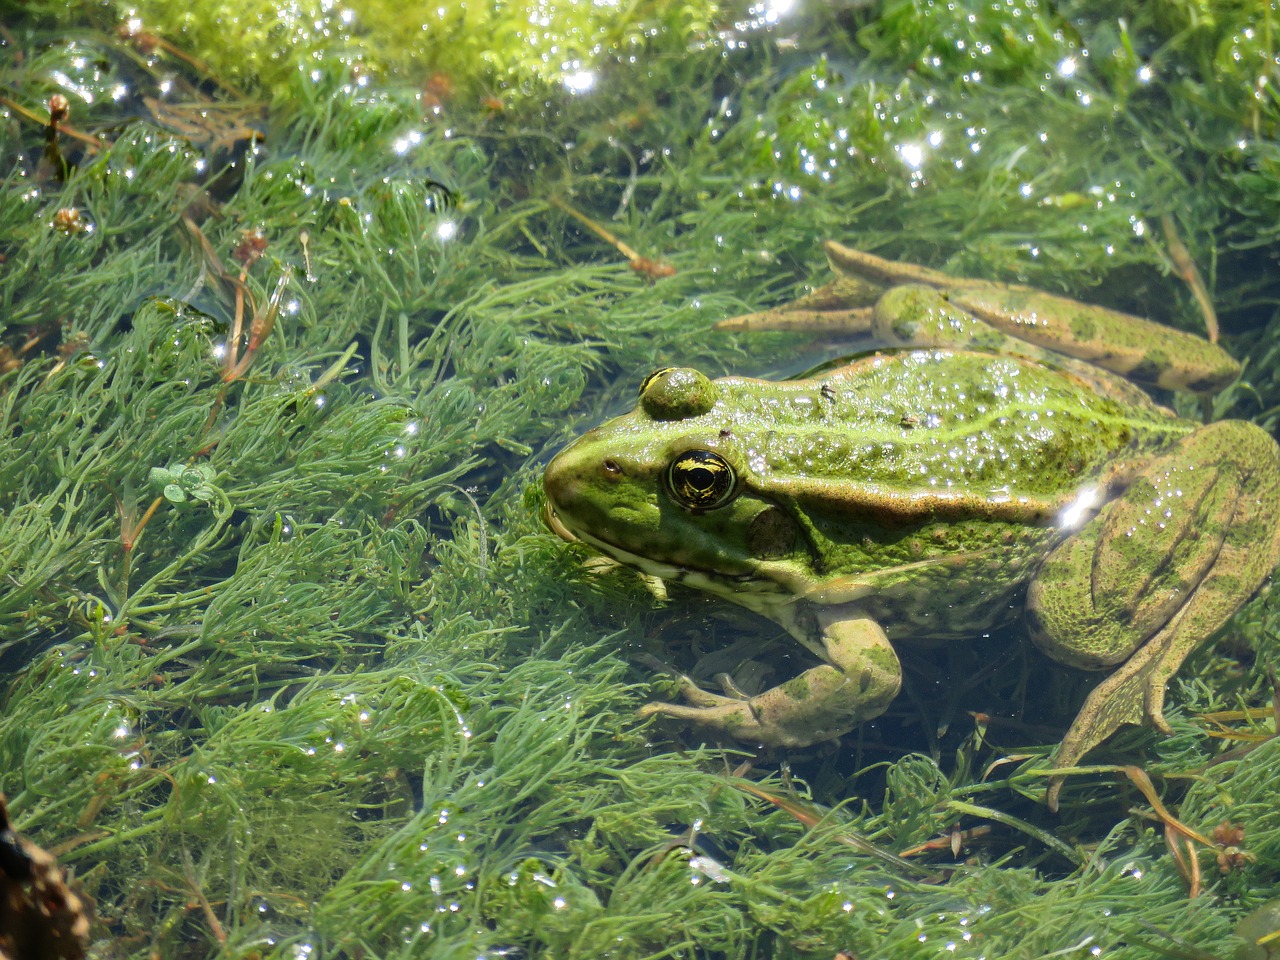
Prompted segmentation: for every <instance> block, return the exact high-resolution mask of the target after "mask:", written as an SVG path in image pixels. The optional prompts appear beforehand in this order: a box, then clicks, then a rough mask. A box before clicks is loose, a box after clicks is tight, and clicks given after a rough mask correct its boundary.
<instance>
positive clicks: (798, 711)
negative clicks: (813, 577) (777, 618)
mask: <svg viewBox="0 0 1280 960" xmlns="http://www.w3.org/2000/svg"><path fill="white" fill-rule="evenodd" d="M819 622H820V625H821V627H822V629H823V646H824V649H825V652H826V655H827V659H828V660H829V661H830V663H824V664H821V665H819V666H816V667H812V668H810V669H808V670H806V671H804V672H803V673H801V674H800V675H799V676H797V677H795V678H793V679H791V680H788V681H787V682H786V683H783V684H780V685H778V686H776V687H772V688H770V689H768V690H765V691H764V692H763V693H759V694H757V695H756V696H754V697H749V698H747V699H745V700H739V699H735V698H732V697H725V696H720V695H718V694H713V693H708V692H707V691H705V690H701V689H698V688H697V687H693V686H692V684H691V683H690V682H686V683H685V685H684V686H685V690H684V693H685V697H686V698H687V699H688V700H690V701H691V703H692V705H691V706H681V705H679V704H671V703H650V704H647V705H646V706H645V707H643V708H642V709H641V711H640V712H641V715H643V716H650V715H653V714H661V715H663V716H668V717H675V718H677V719H681V720H691V721H693V722H695V723H699V724H702V725H703V726H707V727H711V728H712V729H714V730H718V731H720V732H721V733H724V734H727V735H729V736H732V737H735V738H736V739H738V740H744V741H747V742H749V743H763V744H766V745H768V746H773V747H803V746H807V745H809V744H811V743H818V742H819V741H822V740H829V739H831V738H832V737H838V736H840V735H841V734H842V733H847V732H848V731H849V730H851V729H853V728H854V727H855V726H857V725H858V724H859V723H861V722H862V721H864V720H868V719H870V718H871V717H875V716H879V715H880V714H881V713H883V712H884V710H885V708H886V707H887V706H888V705H889V702H890V701H891V700H892V699H893V698H894V696H895V695H896V694H897V692H898V688H899V686H901V683H902V668H901V667H900V665H899V664H898V657H897V654H895V653H894V652H893V647H892V646H891V645H890V644H889V640H888V638H887V637H886V636H885V634H884V630H882V629H881V628H880V625H879V624H878V623H876V622H875V621H874V620H871V619H869V618H866V617H854V618H844V619H841V618H839V617H838V616H835V615H831V614H819Z"/></svg>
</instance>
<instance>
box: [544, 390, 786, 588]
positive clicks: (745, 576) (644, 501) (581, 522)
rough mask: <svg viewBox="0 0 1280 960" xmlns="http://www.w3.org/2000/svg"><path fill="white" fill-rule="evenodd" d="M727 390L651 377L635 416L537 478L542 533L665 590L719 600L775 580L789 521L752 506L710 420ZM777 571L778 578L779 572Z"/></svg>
mask: <svg viewBox="0 0 1280 960" xmlns="http://www.w3.org/2000/svg"><path fill="white" fill-rule="evenodd" d="M724 384H725V381H711V380H709V379H708V378H707V377H706V376H704V375H703V374H701V373H699V372H697V371H696V370H689V369H685V368H675V369H667V370H659V371H658V372H657V373H655V374H653V375H652V376H650V377H649V378H648V379H647V380H645V382H644V385H643V386H642V387H641V390H640V404H639V406H637V407H636V409H634V410H632V411H631V412H630V413H628V414H625V415H623V416H621V417H618V418H616V419H614V420H611V421H609V422H608V423H605V424H602V425H601V426H599V427H596V428H595V429H594V430H591V431H589V432H588V433H586V434H584V435H583V436H582V437H580V438H579V439H577V440H575V441H574V442H573V443H571V444H570V445H569V446H568V447H566V448H565V449H564V450H563V451H561V452H560V453H559V454H558V455H557V456H556V457H555V458H554V459H553V460H552V461H551V463H550V464H549V465H548V466H547V472H546V476H545V478H544V480H543V483H544V486H545V488H546V492H547V522H548V525H549V526H550V527H551V529H552V530H554V531H555V532H556V533H557V534H559V535H560V536H562V537H564V538H565V539H566V540H581V541H583V542H585V543H587V544H588V545H589V546H591V547H593V548H594V549H596V550H599V551H600V552H601V553H604V554H606V555H608V556H611V557H613V558H614V559H616V560H618V561H620V562H622V563H625V564H627V565H629V566H632V567H636V568H639V569H641V570H643V571H645V572H646V573H650V574H653V575H655V576H659V577H662V578H664V579H672V580H684V579H696V580H698V581H699V584H698V585H699V586H702V587H703V588H704V589H711V590H715V591H717V592H739V591H741V590H742V589H743V587H744V585H747V584H750V583H752V582H754V581H759V582H760V583H761V585H762V586H763V585H764V582H765V581H770V580H773V581H776V580H777V579H778V573H777V569H776V568H777V561H779V560H782V559H783V558H785V557H788V556H789V555H791V554H792V552H793V550H794V549H795V547H796V545H797V540H798V539H799V538H798V537H797V529H796V525H795V523H794V521H793V520H792V519H791V518H790V516H789V515H788V514H787V513H786V512H784V511H783V509H782V508H781V507H779V506H778V505H776V504H774V503H772V502H770V501H769V500H767V499H764V498H762V497H761V496H759V495H758V494H757V493H756V491H755V490H754V489H753V486H752V484H751V483H750V480H749V477H750V469H749V466H748V464H747V463H746V462H744V461H745V456H744V454H743V453H742V451H741V449H740V447H741V444H740V442H739V440H738V438H736V437H735V436H734V435H733V432H732V429H731V428H729V427H727V426H726V424H727V423H732V417H727V415H726V411H725V410H723V409H721V410H719V411H717V405H718V402H719V400H718V393H720V392H721V391H722V390H723V389H724ZM785 565H786V564H785V562H784V566H785Z"/></svg>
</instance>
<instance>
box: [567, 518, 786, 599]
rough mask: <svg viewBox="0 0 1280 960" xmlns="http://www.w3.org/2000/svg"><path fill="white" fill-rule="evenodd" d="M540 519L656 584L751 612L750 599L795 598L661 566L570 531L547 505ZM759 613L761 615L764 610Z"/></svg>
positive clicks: (757, 583)
mask: <svg viewBox="0 0 1280 960" xmlns="http://www.w3.org/2000/svg"><path fill="white" fill-rule="evenodd" d="M542 516H543V520H544V521H545V522H546V524H547V526H548V527H550V528H551V530H552V532H553V533H555V534H556V535H557V536H559V537H561V538H562V539H564V540H567V541H568V542H570V543H583V544H586V545H587V546H589V547H591V548H592V549H593V550H595V551H596V552H597V553H601V554H604V555H605V556H606V557H609V558H610V559H612V560H616V561H617V562H618V563H621V564H623V565H624V566H627V567H631V568H632V569H633V570H639V571H640V572H641V573H644V574H647V575H648V576H651V577H657V578H658V579H659V580H666V581H667V582H669V583H681V584H685V585H687V586H690V587H693V588H694V589H696V590H704V591H707V592H708V593H712V594H715V595H717V596H721V597H726V598H728V599H729V600H732V601H733V602H735V603H739V604H741V605H743V606H745V607H748V608H750V609H757V606H756V604H755V603H753V602H752V601H751V600H750V599H749V598H752V597H761V598H763V597H765V596H770V597H772V596H774V595H776V594H782V595H785V596H786V597H787V600H788V602H790V601H791V600H794V599H795V594H794V593H793V592H792V591H788V590H785V589H783V588H781V587H780V586H778V585H776V584H772V583H770V582H769V581H767V580H762V579H753V578H751V577H734V576H732V575H729V574H724V573H717V572H716V571H714V570H703V569H700V568H698V567H690V566H685V565H676V564H672V563H663V562H662V561H660V560H654V559H653V558H652V557H646V556H643V555H641V554H637V553H632V552H631V551H630V550H627V549H625V548H623V547H620V546H618V545H617V544H614V543H610V542H609V541H607V540H601V539H600V538H599V537H596V536H593V535H592V534H590V533H587V532H586V531H584V530H572V529H570V528H569V527H568V526H567V525H566V524H565V522H564V521H563V520H561V519H560V517H559V516H558V515H557V514H556V510H555V507H553V506H552V505H551V504H550V503H548V504H547V505H546V507H545V508H544V510H543V514H542ZM760 612H763V610H761V611H760ZM765 615H766V616H768V615H769V614H767V613H766V614H765Z"/></svg>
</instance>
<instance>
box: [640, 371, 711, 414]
mask: <svg viewBox="0 0 1280 960" xmlns="http://www.w3.org/2000/svg"><path fill="white" fill-rule="evenodd" d="M715 403H716V387H715V384H714V383H712V382H711V381H710V380H709V379H707V377H706V375H705V374H702V373H699V372H698V371H697V370H692V369H690V368H689V367H663V368H662V369H661V370H655V371H654V372H653V373H651V374H649V376H647V377H645V378H644V383H642V384H640V406H641V407H642V408H643V409H644V412H645V413H647V414H648V415H649V416H651V417H652V418H653V419H654V420H683V419H685V418H686V417H700V416H702V414H704V413H706V412H708V411H709V410H710V409H711V408H712V407H714V406H715Z"/></svg>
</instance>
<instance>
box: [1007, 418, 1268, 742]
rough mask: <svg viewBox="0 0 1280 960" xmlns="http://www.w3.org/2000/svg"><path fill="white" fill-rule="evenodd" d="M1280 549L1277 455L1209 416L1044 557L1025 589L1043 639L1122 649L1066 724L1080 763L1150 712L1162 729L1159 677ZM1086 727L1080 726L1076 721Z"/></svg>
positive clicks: (1085, 651) (1066, 648)
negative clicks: (1126, 725)
mask: <svg viewBox="0 0 1280 960" xmlns="http://www.w3.org/2000/svg"><path fill="white" fill-rule="evenodd" d="M1278 557H1280V460H1278V453H1277V449H1276V445H1275V441H1273V440H1272V439H1271V437H1270V436H1268V435H1267V434H1266V433H1265V432H1263V431H1262V430H1261V429H1259V428H1258V427H1255V426H1253V425H1252V424H1249V423H1244V422H1241V421H1230V420H1229V421H1223V422H1220V423H1214V424H1209V425H1208V426H1205V427H1202V428H1200V429H1199V430H1197V431H1195V432H1194V433H1192V434H1190V435H1189V436H1187V437H1185V438H1184V439H1183V440H1182V441H1181V442H1180V443H1179V444H1178V446H1177V447H1176V448H1175V449H1173V450H1171V451H1170V452H1169V453H1167V454H1165V455H1164V456H1161V457H1159V458H1157V459H1155V460H1154V461H1152V463H1151V464H1149V465H1148V467H1147V469H1146V470H1145V471H1144V472H1143V474H1142V475H1141V476H1140V477H1139V478H1138V479H1137V480H1136V481H1135V482H1134V483H1133V484H1132V485H1131V486H1130V487H1129V489H1128V490H1126V491H1125V493H1124V494H1123V495H1122V496H1121V497H1119V498H1118V499H1116V500H1115V501H1113V502H1111V503H1110V504H1108V505H1107V506H1106V507H1105V508H1104V509H1103V511H1102V512H1101V513H1099V515H1098V516H1096V517H1095V518H1093V520H1091V521H1090V522H1089V523H1088V524H1087V525H1086V526H1085V528H1084V529H1083V530H1081V531H1080V532H1079V533H1077V534H1075V535H1073V536H1072V537H1071V538H1070V539H1069V540H1067V541H1066V542H1064V543H1063V544H1062V545H1061V546H1060V547H1058V548H1057V549H1056V550H1055V551H1054V552H1053V553H1052V554H1050V555H1049V557H1048V558H1047V559H1046V561H1045V563H1044V565H1043V566H1042V568H1041V570H1040V572H1039V574H1038V575H1037V577H1036V580H1035V581H1034V582H1033V583H1032V585H1031V588H1030V590H1029V593H1028V597H1027V609H1028V613H1029V620H1030V622H1031V625H1032V628H1033V634H1034V637H1035V640H1036V642H1037V644H1038V645H1039V646H1040V647H1041V648H1042V649H1044V650H1045V652H1047V653H1048V654H1049V655H1050V656H1052V657H1054V658H1055V659H1057V660H1060V661H1062V662H1063V663H1068V664H1071V665H1073V666H1081V667H1105V666H1110V665H1113V664H1117V663H1120V662H1121V661H1126V662H1125V663H1124V665H1123V666H1122V667H1120V668H1119V669H1118V670H1117V671H1116V672H1115V673H1114V674H1113V675H1112V676H1111V677H1108V678H1107V680H1106V681H1104V682H1103V683H1102V684H1101V685H1100V686H1099V687H1098V688H1097V689H1095V690H1094V692H1093V693H1092V694H1091V695H1090V697H1089V699H1088V700H1087V701H1086V703H1085V706H1084V708H1082V710H1081V712H1080V716H1079V717H1077V719H1076V723H1075V724H1074V725H1073V727H1072V730H1071V731H1070V732H1069V733H1068V739H1072V738H1075V739H1076V740H1077V741H1078V742H1076V743H1075V744H1074V745H1073V746H1072V749H1071V751H1070V752H1071V753H1074V756H1072V757H1070V759H1066V755H1067V754H1068V742H1067V741H1064V744H1063V748H1062V750H1061V751H1060V752H1059V762H1060V765H1066V764H1067V763H1074V762H1075V760H1077V759H1079V757H1080V756H1082V755H1083V754H1084V752H1085V751H1087V750H1088V749H1089V748H1090V747H1092V746H1093V745H1094V744H1096V743H1099V742H1101V741H1102V740H1103V739H1105V738H1106V737H1107V736H1109V735H1110V733H1111V732H1113V731H1114V730H1115V729H1116V728H1117V727H1119V726H1120V725H1121V724H1123V723H1137V722H1140V721H1141V720H1142V719H1143V717H1144V715H1145V716H1146V717H1147V718H1148V719H1150V720H1151V721H1152V722H1153V723H1154V724H1155V725H1156V726H1158V727H1160V728H1161V729H1167V725H1166V724H1165V722H1164V717H1163V715H1162V706H1163V700H1164V684H1165V682H1166V681H1167V680H1168V679H1169V677H1170V676H1172V675H1173V673H1174V672H1176V671H1177V669H1178V667H1179V666H1181V664H1182V661H1183V660H1185V659H1186V657H1187V655H1188V654H1190V653H1191V651H1192V650H1194V649H1195V647H1196V646H1197V645H1199V644H1200V643H1201V642H1202V641H1203V640H1205V639H1206V638H1207V637H1208V636H1209V635H1210V634H1212V633H1213V632H1214V631H1215V630H1216V629H1218V627H1220V626H1221V625H1222V624H1223V623H1224V622H1225V621H1226V620H1227V618H1228V617H1230V616H1231V615H1232V614H1233V613H1234V612H1235V611H1236V610H1237V609H1238V608H1239V607H1240V605H1241V604H1242V603H1243V602H1244V601H1245V600H1247V599H1248V598H1249V596H1250V595H1251V594H1252V593H1253V592H1254V591H1255V590H1256V589H1257V588H1258V586H1259V585H1260V584H1261V583H1262V581H1263V580H1264V579H1265V578H1266V577H1267V575H1268V574H1270V572H1271V570H1272V569H1273V568H1274V567H1275V565H1276V562H1277V558H1278ZM1077 728H1081V729H1077Z"/></svg>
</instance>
